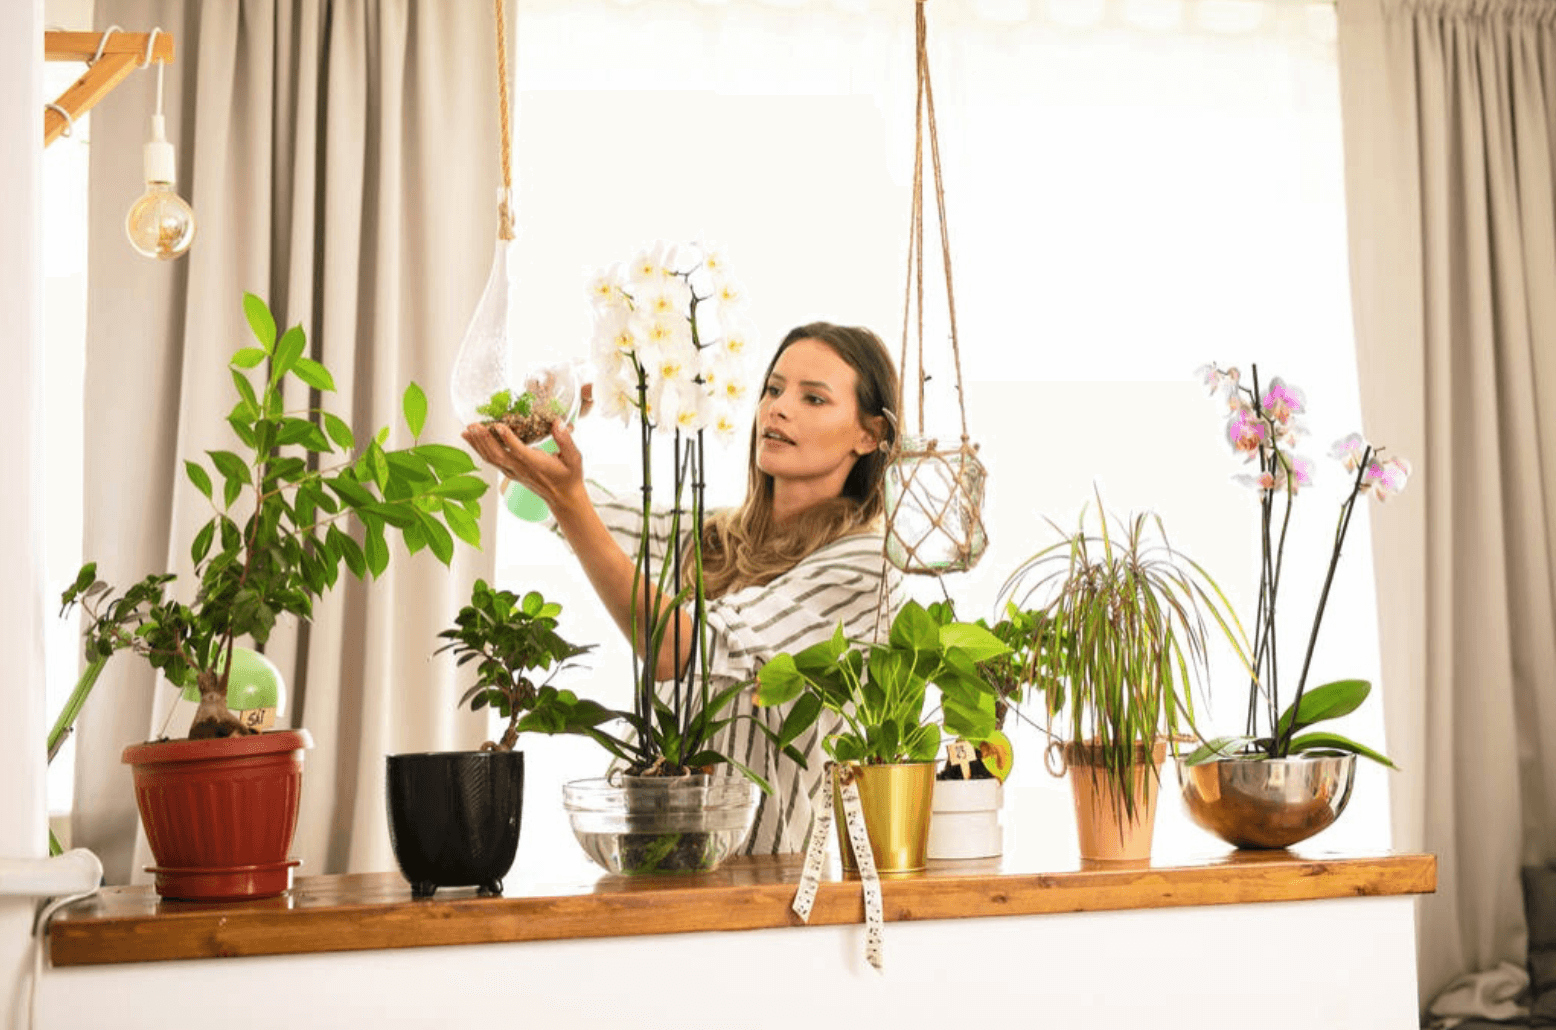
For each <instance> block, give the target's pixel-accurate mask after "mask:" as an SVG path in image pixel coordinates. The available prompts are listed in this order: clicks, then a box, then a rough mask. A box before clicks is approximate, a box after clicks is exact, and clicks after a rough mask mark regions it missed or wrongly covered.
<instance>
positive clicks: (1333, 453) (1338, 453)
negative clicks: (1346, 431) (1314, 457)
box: [1329, 433, 1367, 472]
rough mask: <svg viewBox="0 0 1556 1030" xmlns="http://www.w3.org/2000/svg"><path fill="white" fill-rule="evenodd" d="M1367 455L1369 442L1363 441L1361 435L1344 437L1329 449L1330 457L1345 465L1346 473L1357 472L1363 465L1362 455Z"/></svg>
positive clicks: (1354, 434) (1353, 434)
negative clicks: (1359, 466)
mask: <svg viewBox="0 0 1556 1030" xmlns="http://www.w3.org/2000/svg"><path fill="white" fill-rule="evenodd" d="M1365 453H1367V441H1366V440H1363V439H1362V435H1361V434H1360V433H1352V434H1351V435H1350V436H1343V437H1341V438H1340V439H1338V440H1336V441H1335V442H1334V446H1333V447H1331V448H1329V456H1330V457H1331V458H1335V459H1336V460H1338V461H1341V462H1343V463H1344V464H1345V471H1347V472H1355V471H1356V468H1357V466H1358V465H1360V464H1361V460H1362V455H1363V454H1365Z"/></svg>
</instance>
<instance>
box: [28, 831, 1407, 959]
mask: <svg viewBox="0 0 1556 1030" xmlns="http://www.w3.org/2000/svg"><path fill="white" fill-rule="evenodd" d="M384 875H385V876H393V875H394V874H384ZM314 879H316V880H321V881H323V880H329V879H331V878H328V877H317V878H314ZM1435 887H1436V859H1435V858H1434V857H1433V856H1431V855H1391V856H1382V857H1378V858H1371V859H1336V860H1298V859H1292V860H1290V861H1278V860H1277V861H1264V862H1258V863H1251V864H1246V865H1229V866H1190V867H1183V868H1146V869H1138V870H1113V869H1108V870H1098V871H1083V872H1065V873H1032V874H1002V875H965V876H958V875H937V876H930V877H924V878H920V879H904V880H892V881H887V882H886V883H885V884H883V895H884V899H885V906H886V918H887V920H889V921H904V920H923V919H965V918H988V917H998V916H1011V915H1046V914H1059V913H1071V912H1100V911H1116V910H1121V909H1157V908H1179V907H1186V906H1195V905H1222V904H1250V903H1263V902H1275V901H1308V900H1321V899H1333V898H1349V897H1384V896H1406V895H1413V894H1422V893H1430V892H1431V891H1433V890H1434V889H1435ZM793 896H794V884H793V883H792V882H769V883H756V884H737V885H720V886H706V885H701V886H699V885H686V886H676V885H668V884H667V885H664V886H658V885H656V886H655V888H654V889H626V890H607V891H603V892H597V893H581V894H574V895H568V896H560V897H509V898H471V897H462V898H451V899H448V900H443V899H436V898H434V899H430V900H425V901H410V900H405V901H392V902H387V903H376V904H360V905H358V904H338V905H329V906H324V907H316V908H308V907H303V908H275V907H259V906H261V905H262V903H258V902H250V903H246V904H245V905H216V906H209V907H207V908H183V909H181V910H179V911H176V912H163V913H158V914H156V915H152V916H142V917H117V918H109V917H103V918H73V919H61V920H57V921H56V922H54V923H53V924H52V925H51V927H50V931H49V942H50V952H51V960H52V962H53V964H54V965H56V966H71V965H95V964H109V963H120V962H153V961H171V960H182V959H193V958H230V957H244V956H257V955H283V954H306V953H315V952H331V951H360V950H377V949H386V948H404V947H432V946H442V945H457V944H493V943H512V942H525V941H542V940H566V939H574V938H594V937H631V936H647V935H658V934H668V933H696V932H703V931H710V930H713V931H729V930H756V929H772V928H780V927H785V926H799V925H802V924H800V923H799V920H798V918H797V917H796V916H794V914H793V913H792V912H791V911H790V909H789V905H790V902H791V901H792V900H793ZM247 906H253V907H247ZM863 918H864V904H863V900H862V897H861V894H860V890H859V885H858V883H857V881H842V882H837V881H829V882H825V883H823V884H822V885H821V890H820V892H819V894H818V896H817V899H816V905H815V909H814V910H813V912H812V914H811V920H810V925H812V926H825V925H844V924H851V923H860V922H862V921H863Z"/></svg>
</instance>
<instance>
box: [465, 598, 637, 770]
mask: <svg viewBox="0 0 1556 1030" xmlns="http://www.w3.org/2000/svg"><path fill="white" fill-rule="evenodd" d="M561 613H562V606H561V605H559V604H557V603H555V602H553V601H547V600H546V599H545V597H543V596H542V595H541V594H540V592H539V591H535V590H531V591H529V592H528V593H526V594H525V595H524V596H523V597H522V598H521V597H519V596H518V595H517V594H515V593H513V592H512V591H509V590H494V589H493V588H492V587H490V586H488V585H487V583H486V581H485V580H481V579H478V580H476V581H475V586H474V588H472V590H471V593H470V603H469V604H467V605H465V606H464V607H463V608H461V609H460V610H459V614H458V615H457V616H455V619H454V626H453V627H452V628H450V629H446V630H444V631H443V632H442V633H440V634H438V636H439V637H440V638H441V639H443V640H446V641H448V643H446V644H444V645H443V646H442V647H440V648H438V652H439V653H441V652H443V651H453V652H454V654H455V656H456V657H457V658H458V664H459V665H461V666H463V665H466V664H468V663H470V662H479V663H480V664H478V665H477V666H476V682H475V684H474V685H473V686H472V687H471V688H470V689H469V690H467V691H465V694H464V696H463V697H461V698H460V699H459V703H460V704H461V705H469V706H470V710H471V711H473V712H479V711H482V710H483V709H486V708H488V707H489V708H492V709H494V710H495V711H496V712H497V714H498V715H500V716H501V717H502V718H504V719H506V720H507V721H508V723H507V726H506V727H505V728H504V730H503V734H502V737H501V738H500V739H499V740H497V741H496V742H495V743H494V742H492V741H487V742H486V743H484V744H482V745H481V750H483V751H512V750H513V747H514V745H515V744H516V743H518V739H519V734H520V733H524V732H527V731H528V732H537V733H579V734H583V735H586V736H593V737H595V739H597V740H601V742H602V743H606V744H607V746H609V744H610V742H609V741H608V740H606V739H605V738H604V737H603V736H602V735H601V734H600V733H599V732H598V730H597V729H596V727H598V726H599V725H600V724H601V723H605V722H609V721H611V720H612V719H616V718H618V717H619V716H620V714H621V713H619V712H613V711H611V710H610V709H608V708H605V707H603V706H602V705H599V704H597V703H596V702H594V701H589V700H586V699H583V698H580V697H578V695H576V694H575V693H573V692H572V691H571V690H558V689H557V688H556V687H553V686H551V681H552V679H554V678H555V677H556V675H557V674H558V673H560V672H561V671H562V670H564V669H568V668H572V667H573V663H572V662H571V659H573V658H576V657H577V656H579V655H581V654H585V653H587V652H589V651H591V650H593V649H594V645H592V644H588V645H582V646H580V645H577V644H572V643H569V642H568V641H567V640H564V639H563V638H562V637H561V635H560V634H558V633H557V621H556V619H557V616H558V615H560V614H561ZM548 669H549V670H550V672H549V673H548V674H547V675H546V677H545V678H544V679H543V680H541V681H540V682H536V680H535V677H534V675H532V674H534V673H539V672H544V671H545V670H548Z"/></svg>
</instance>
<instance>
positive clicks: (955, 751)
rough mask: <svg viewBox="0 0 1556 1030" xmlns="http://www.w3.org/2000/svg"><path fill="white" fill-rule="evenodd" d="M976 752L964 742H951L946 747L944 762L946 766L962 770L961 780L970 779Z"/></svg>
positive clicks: (976, 755)
mask: <svg viewBox="0 0 1556 1030" xmlns="http://www.w3.org/2000/svg"><path fill="white" fill-rule="evenodd" d="M977 757H978V752H977V751H975V750H973V746H972V745H971V744H969V743H967V741H965V740H953V741H951V743H949V744H947V745H946V748H945V760H946V764H947V765H954V766H956V767H957V768H958V769H960V770H962V779H964V780H970V779H972V764H973V762H974V761H975V760H976V759H977Z"/></svg>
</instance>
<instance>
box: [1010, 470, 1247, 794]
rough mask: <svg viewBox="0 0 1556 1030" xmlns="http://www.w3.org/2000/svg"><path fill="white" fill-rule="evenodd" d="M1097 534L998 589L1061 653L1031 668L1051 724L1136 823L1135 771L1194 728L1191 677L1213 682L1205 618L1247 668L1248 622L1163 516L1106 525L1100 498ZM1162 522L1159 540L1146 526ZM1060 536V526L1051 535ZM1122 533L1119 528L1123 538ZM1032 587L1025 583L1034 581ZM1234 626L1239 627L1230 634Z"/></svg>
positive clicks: (1045, 553)
mask: <svg viewBox="0 0 1556 1030" xmlns="http://www.w3.org/2000/svg"><path fill="white" fill-rule="evenodd" d="M1097 507H1098V510H1099V512H1101V513H1102V514H1101V519H1100V521H1101V524H1102V525H1101V532H1100V534H1092V533H1090V532H1088V531H1087V529H1086V513H1085V511H1084V509H1083V510H1082V512H1081V517H1080V522H1079V525H1078V526H1077V528H1076V530H1075V532H1073V533H1070V534H1063V531H1062V530H1061V531H1060V532H1061V534H1063V538H1062V539H1060V540H1059V541H1057V542H1055V543H1053V544H1051V545H1049V546H1048V547H1046V548H1044V549H1043V550H1041V551H1039V552H1038V553H1037V554H1036V555H1034V556H1033V557H1031V558H1029V559H1027V561H1026V562H1024V563H1023V564H1022V565H1021V566H1020V567H1018V568H1017V569H1016V571H1015V572H1014V573H1013V574H1012V575H1011V577H1010V578H1009V579H1008V580H1007V581H1006V583H1005V585H1004V586H1003V587H1002V588H1001V590H1000V596H1001V597H1007V598H1014V597H1015V595H1016V594H1018V593H1019V594H1020V598H1019V601H1018V604H1019V605H1021V606H1023V607H1025V606H1026V605H1027V603H1028V602H1029V601H1030V600H1031V599H1032V597H1033V595H1034V594H1041V595H1043V596H1044V601H1043V604H1042V605H1041V606H1040V607H1038V608H1036V609H1035V610H1036V611H1037V612H1038V613H1039V614H1040V615H1041V617H1042V618H1043V619H1044V620H1045V622H1046V624H1047V627H1048V631H1049V632H1050V633H1051V634H1053V639H1055V640H1058V641H1062V642H1063V644H1062V646H1053V647H1050V648H1048V649H1047V650H1046V651H1045V652H1044V657H1043V660H1041V661H1038V662H1035V663H1034V664H1033V665H1032V666H1031V667H1030V668H1031V671H1032V673H1033V677H1032V680H1031V684H1032V687H1033V688H1034V689H1036V690H1040V691H1042V692H1043V693H1044V695H1045V698H1046V700H1047V708H1048V717H1049V720H1050V722H1051V721H1052V720H1053V719H1054V718H1055V717H1062V722H1063V726H1064V728H1065V730H1067V731H1068V732H1067V739H1068V741H1069V742H1070V744H1071V745H1085V746H1086V747H1087V749H1088V750H1089V751H1090V753H1091V754H1090V759H1089V760H1088V762H1087V764H1089V765H1091V766H1092V767H1093V775H1100V776H1101V777H1103V778H1105V780H1106V782H1107V783H1108V784H1109V785H1110V786H1111V787H1112V788H1113V789H1114V790H1115V791H1116V792H1117V796H1118V797H1119V799H1120V801H1121V810H1120V817H1121V818H1122V817H1124V816H1125V814H1126V813H1127V816H1128V817H1129V818H1131V819H1132V818H1134V817H1135V806H1136V804H1137V802H1138V798H1137V797H1136V777H1135V772H1136V770H1137V769H1138V768H1139V767H1140V766H1141V765H1142V764H1143V765H1145V766H1146V767H1147V768H1149V769H1150V771H1151V775H1152V776H1154V775H1156V769H1155V765H1154V763H1152V762H1151V761H1149V760H1148V758H1142V754H1144V755H1147V756H1148V755H1149V754H1150V749H1151V748H1152V747H1153V746H1154V744H1155V742H1156V741H1157V740H1161V739H1166V740H1169V741H1172V740H1174V739H1175V738H1178V737H1180V736H1181V735H1183V734H1185V733H1191V732H1193V731H1194V696H1193V689H1192V687H1193V680H1194V679H1195V678H1198V679H1199V680H1200V681H1201V683H1203V681H1204V676H1205V675H1206V674H1207V663H1206V649H1207V641H1208V637H1209V633H1208V625H1207V617H1208V619H1209V620H1213V621H1214V623H1215V624H1216V625H1217V626H1218V627H1219V628H1220V630H1221V631H1222V633H1223V635H1224V636H1225V637H1226V639H1227V641H1228V642H1229V643H1231V644H1232V646H1233V647H1234V649H1236V651H1237V653H1238V655H1239V656H1240V657H1242V658H1243V661H1244V663H1245V664H1246V662H1247V659H1246V657H1245V655H1246V651H1245V649H1244V647H1243V646H1242V644H1241V641H1242V640H1243V633H1242V626H1241V624H1239V623H1238V622H1237V616H1236V614H1235V612H1233V610H1232V608H1231V605H1230V604H1228V602H1227V600H1226V597H1225V596H1224V595H1223V594H1222V592H1221V589H1220V587H1218V586H1216V584H1215V582H1214V580H1212V579H1211V578H1210V576H1209V574H1208V573H1206V572H1205V570H1204V569H1203V568H1201V567H1200V566H1199V565H1198V564H1197V563H1195V562H1194V561H1193V560H1192V559H1190V558H1188V557H1187V556H1186V555H1184V554H1182V553H1181V552H1178V551H1175V550H1174V549H1173V548H1172V546H1171V545H1170V544H1169V543H1168V541H1167V536H1166V530H1165V529H1164V528H1163V526H1162V523H1161V519H1160V518H1158V517H1155V516H1147V515H1144V514H1137V515H1135V516H1133V518H1131V519H1130V520H1129V521H1128V522H1127V523H1124V522H1117V521H1116V520H1115V522H1116V527H1115V529H1110V528H1109V521H1110V520H1109V518H1108V516H1107V514H1106V512H1105V510H1104V509H1103V508H1102V504H1101V498H1100V497H1099V498H1098V505H1097ZM1153 525H1154V526H1155V528H1156V530H1157V536H1158V537H1159V540H1157V541H1151V540H1149V539H1148V537H1147V529H1148V528H1149V527H1150V526H1153ZM1055 528H1056V529H1057V528H1058V527H1055ZM1118 530H1121V532H1119V531H1118ZM1029 581H1030V582H1031V585H1030V586H1028V585H1027V584H1028V582H1029ZM1234 628H1235V630H1234Z"/></svg>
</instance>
